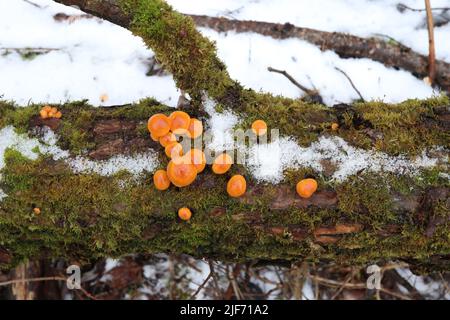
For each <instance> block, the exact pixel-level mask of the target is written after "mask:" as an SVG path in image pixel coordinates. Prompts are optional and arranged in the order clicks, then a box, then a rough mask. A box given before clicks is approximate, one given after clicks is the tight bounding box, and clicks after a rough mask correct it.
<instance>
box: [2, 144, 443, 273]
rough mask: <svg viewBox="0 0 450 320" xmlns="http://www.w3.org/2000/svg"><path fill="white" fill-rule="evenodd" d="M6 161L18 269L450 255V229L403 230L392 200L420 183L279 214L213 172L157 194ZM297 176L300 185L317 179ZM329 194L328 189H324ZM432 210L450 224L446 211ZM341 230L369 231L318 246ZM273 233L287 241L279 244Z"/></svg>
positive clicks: (343, 191)
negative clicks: (134, 258)
mask: <svg viewBox="0 0 450 320" xmlns="http://www.w3.org/2000/svg"><path fill="white" fill-rule="evenodd" d="M5 161H6V166H5V168H4V169H3V170H2V172H1V174H2V176H3V180H2V182H1V184H0V188H2V189H3V190H5V192H6V193H7V194H8V197H7V198H5V199H4V200H3V201H2V202H0V245H2V246H4V247H6V248H8V249H9V250H10V251H11V252H13V253H14V261H13V264H15V263H17V262H19V261H21V260H22V259H25V258H30V257H36V256H41V255H42V253H45V254H46V255H47V256H49V257H64V258H68V259H71V258H73V259H78V261H80V262H88V261H92V260H95V259H96V258H99V257H105V256H113V257H117V256H120V255H123V254H127V253H132V252H140V253H155V252H173V253H187V254H192V255H194V256H198V257H201V256H208V257H211V258H217V259H222V260H232V261H244V260H248V259H264V260H273V259H283V260H295V259H298V258H299V257H303V258H305V259H308V260H315V259H333V260H335V261H336V262H340V263H343V264H348V263H368V262H370V261H372V260H377V259H380V258H383V259H389V258H402V257H405V258H408V259H409V258H412V259H419V260H422V261H425V260H426V259H427V258H428V257H429V256H431V255H433V254H442V253H447V252H449V251H450V239H449V237H448V234H446V232H447V231H448V224H445V225H443V226H439V227H438V228H437V230H436V235H435V236H433V238H431V239H427V238H426V237H425V235H424V234H425V228H426V226H421V225H415V224H408V223H405V221H404V218H405V217H404V216H402V215H401V214H398V212H396V211H395V210H394V208H393V206H392V203H391V201H390V197H389V196H390V193H391V192H398V191H399V190H413V192H422V193H423V192H425V190H426V188H427V187H429V186H426V185H424V186H421V185H418V184H417V183H416V182H417V180H416V178H407V179H406V178H405V180H403V181H401V182H400V183H398V184H392V182H393V181H394V176H393V175H392V176H389V175H388V176H386V177H383V176H379V175H370V174H366V175H363V176H355V177H351V178H350V179H349V180H348V181H346V182H344V183H342V184H337V185H335V186H334V187H335V188H336V190H337V192H338V198H339V203H338V206H337V207H336V208H329V209H324V208H322V209H321V208H317V207H314V206H311V207H308V208H304V209H297V208H288V209H285V210H273V209H270V203H271V201H272V200H271V199H273V197H274V195H275V193H274V191H275V188H276V186H272V187H271V186H265V187H264V188H263V189H261V190H262V191H261V192H259V193H258V196H257V197H254V198H257V199H256V200H257V201H252V202H251V203H247V202H242V201H239V200H238V199H234V198H230V197H228V196H227V194H226V192H225V185H226V181H227V177H226V176H217V175H213V174H212V173H211V172H210V170H209V168H208V169H207V170H206V171H205V172H204V173H202V175H200V176H199V178H198V179H197V181H196V182H195V184H194V185H192V186H191V187H188V188H181V189H180V188H175V187H171V188H170V189H169V190H167V191H165V192H160V191H157V190H155V189H154V188H153V187H152V186H151V175H146V176H144V177H142V178H141V179H138V180H136V179H135V178H133V177H132V176H130V175H129V174H128V173H127V172H120V173H118V174H116V175H115V176H112V177H102V176H98V175H95V174H92V175H87V174H78V175H74V174H73V173H72V172H71V171H70V170H69V169H68V168H67V167H66V166H65V165H64V163H62V162H55V161H53V160H52V159H49V158H46V157H44V156H41V157H40V158H39V159H38V160H36V161H31V160H28V159H26V158H24V157H23V156H21V155H20V154H19V153H17V152H16V151H13V150H7V152H6V157H5ZM290 174H291V176H292V177H291V179H296V177H300V176H304V175H307V174H310V173H306V172H298V173H294V172H291V173H290ZM424 175H425V176H426V177H428V176H433V174H432V173H424ZM289 179H290V178H287V181H288V180H289ZM318 179H321V178H320V177H318ZM424 179H425V178H424ZM426 179H429V180H423V181H432V183H434V184H435V185H436V186H445V185H446V183H447V184H448V182H446V180H443V179H439V178H436V179H435V178H426ZM320 181H322V180H320ZM249 184H250V185H253V184H254V181H252V180H251V179H250V180H249ZM329 186H330V185H328V186H322V183H321V188H329ZM182 206H188V207H189V208H191V210H192V212H193V218H192V219H191V220H190V221H189V222H182V221H180V220H178V219H177V210H178V208H180V207H182ZM34 207H39V208H40V209H41V214H40V215H39V216H36V215H34V214H33V211H32V210H33V208H34ZM215 208H221V210H222V214H220V215H214V214H211V212H214V209H215ZM433 210H434V212H436V213H437V214H439V215H443V216H445V217H448V209H447V208H446V207H445V202H443V201H440V202H437V203H436V204H435V205H434V209H433ZM247 215H250V216H253V217H256V218H257V219H260V222H257V226H259V227H255V225H253V223H254V222H252V221H254V220H252V219H251V220H249V221H247V220H246V216H247ZM258 217H259V218H258ZM343 222H345V223H361V224H362V225H364V230H363V231H362V232H358V233H355V234H349V235H346V236H342V239H341V240H340V241H339V242H337V243H336V244H334V245H326V246H325V245H324V246H320V245H318V244H315V243H314V237H313V235H312V232H313V230H314V229H315V228H317V227H319V226H322V225H334V224H336V223H343ZM392 224H394V225H395V224H397V225H399V226H400V227H401V228H403V229H402V230H400V232H399V233H398V234H394V235H391V236H389V237H387V238H384V237H382V236H381V235H380V234H379V232H380V230H383V228H384V227H385V226H386V225H392ZM273 226H276V227H281V228H285V232H284V233H283V234H277V235H275V234H272V233H271V232H270V228H271V227H273ZM292 226H296V227H300V228H304V229H305V230H307V231H308V232H309V233H310V236H308V237H307V238H306V239H304V240H302V241H296V240H294V238H293V236H292V234H290V231H289V228H290V227H292ZM447 233H448V232H447Z"/></svg>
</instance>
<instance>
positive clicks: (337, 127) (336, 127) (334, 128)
mask: <svg viewBox="0 0 450 320" xmlns="http://www.w3.org/2000/svg"><path fill="white" fill-rule="evenodd" d="M337 129H339V124H337V123H336V122H333V123H332V124H331V130H333V131H336V130H337Z"/></svg>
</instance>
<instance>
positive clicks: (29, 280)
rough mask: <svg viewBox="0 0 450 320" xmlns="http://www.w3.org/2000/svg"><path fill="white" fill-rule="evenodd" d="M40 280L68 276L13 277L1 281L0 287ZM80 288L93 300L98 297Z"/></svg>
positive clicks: (62, 279) (54, 279)
mask: <svg viewBox="0 0 450 320" xmlns="http://www.w3.org/2000/svg"><path fill="white" fill-rule="evenodd" d="M40 281H67V278H65V277H62V276H54V277H37V278H26V279H12V280H8V281H3V282H0V287H4V286H9V285H12V284H17V283H24V282H28V283H29V282H40ZM79 290H80V291H81V292H83V294H84V295H85V296H86V297H88V298H90V299H92V300H97V298H96V297H95V296H93V295H92V294H90V293H89V292H88V291H86V289H84V288H83V287H81V288H80V289H79Z"/></svg>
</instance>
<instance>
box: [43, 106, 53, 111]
mask: <svg viewBox="0 0 450 320" xmlns="http://www.w3.org/2000/svg"><path fill="white" fill-rule="evenodd" d="M42 110H44V111H45V112H50V111H51V110H52V107H50V106H44V107H43V108H42Z"/></svg>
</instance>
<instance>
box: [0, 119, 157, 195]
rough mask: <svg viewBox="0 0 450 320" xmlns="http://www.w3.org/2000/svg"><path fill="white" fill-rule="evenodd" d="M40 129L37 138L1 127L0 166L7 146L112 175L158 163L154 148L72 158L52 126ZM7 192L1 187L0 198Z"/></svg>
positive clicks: (74, 167)
mask: <svg viewBox="0 0 450 320" xmlns="http://www.w3.org/2000/svg"><path fill="white" fill-rule="evenodd" d="M38 131H39V132H38V133H39V134H40V135H41V140H40V141H39V140H38V139H36V138H29V137H28V136H27V135H25V134H17V133H16V132H15V130H14V127H12V126H7V127H5V128H3V129H1V130H0V170H1V169H3V167H4V166H5V151H6V150H7V149H8V148H12V149H14V150H16V151H18V152H20V153H21V154H22V155H23V156H24V157H26V158H28V159H31V160H36V159H37V158H38V156H39V153H42V154H45V155H50V156H51V157H52V158H53V159H54V160H64V161H65V162H66V163H67V164H68V165H69V167H70V168H71V169H72V170H73V171H74V173H97V174H99V175H102V176H110V175H113V174H115V173H118V172H119V171H122V170H126V171H128V172H130V173H131V174H133V175H135V176H138V175H139V174H141V173H143V172H144V171H148V172H152V171H153V170H154V169H155V168H156V166H157V165H158V157H157V154H156V153H155V152H153V151H149V152H146V153H140V154H134V155H131V156H125V155H119V156H115V157H112V158H110V159H108V160H104V161H94V160H91V159H88V158H85V157H82V156H78V157H75V158H72V157H70V154H69V152H68V151H66V150H62V149H61V148H59V147H58V146H57V145H56V142H57V140H58V137H57V135H56V134H55V133H54V132H53V131H52V130H51V129H50V128H48V127H44V128H42V129H39V130H38ZM35 133H37V132H35ZM0 179H1V176H0ZM6 196H7V195H6V194H5V192H4V191H3V190H1V189H0V200H2V199H4V198H5V197H6Z"/></svg>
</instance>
